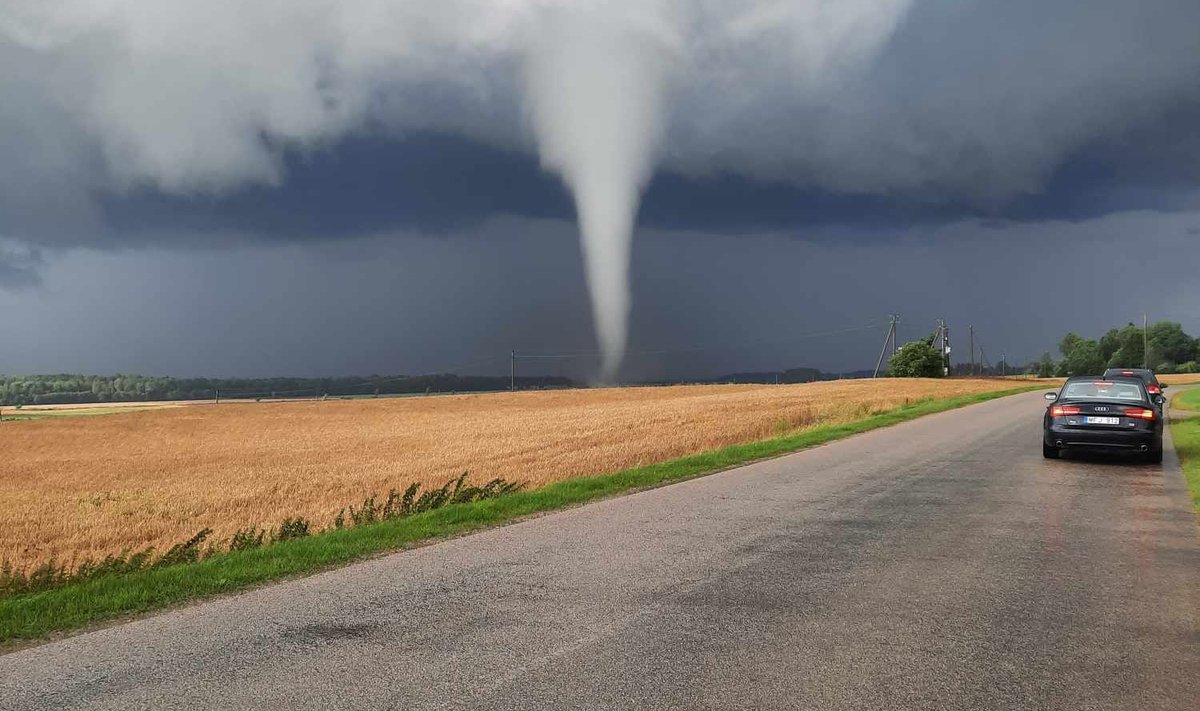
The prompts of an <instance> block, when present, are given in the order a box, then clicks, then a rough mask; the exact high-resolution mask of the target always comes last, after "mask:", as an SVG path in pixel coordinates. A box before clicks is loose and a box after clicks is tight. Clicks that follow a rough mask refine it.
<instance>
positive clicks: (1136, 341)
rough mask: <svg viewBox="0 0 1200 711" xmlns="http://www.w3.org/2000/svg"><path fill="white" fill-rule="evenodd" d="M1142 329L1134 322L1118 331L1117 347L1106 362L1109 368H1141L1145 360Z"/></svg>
mask: <svg viewBox="0 0 1200 711" xmlns="http://www.w3.org/2000/svg"><path fill="white" fill-rule="evenodd" d="M1142 338H1143V336H1142V329H1140V328H1138V327H1137V326H1134V325H1133V324H1132V323H1130V324H1126V325H1125V327H1124V328H1122V329H1121V330H1120V331H1117V334H1116V344H1117V349H1116V350H1115V351H1113V353H1112V355H1110V356H1109V357H1108V358H1107V359H1105V363H1107V365H1108V367H1109V368H1140V367H1142V362H1143V361H1144V360H1145V355H1146V351H1145V346H1144V344H1143V341H1142Z"/></svg>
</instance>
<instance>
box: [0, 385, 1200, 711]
mask: <svg viewBox="0 0 1200 711" xmlns="http://www.w3.org/2000/svg"><path fill="white" fill-rule="evenodd" d="M1042 407H1043V403H1042V401H1041V399H1040V395H1039V394H1037V393H1033V394H1028V395H1022V396H1017V397H1013V398H1006V399H1004V400H999V401H994V402H991V403H987V404H983V405H977V406H974V407H971V408H968V409H965V410H960V411H956V412H951V413H945V414H941V415H935V416H932V417H928V418H924V419H922V420H919V421H915V422H912V423H908V424H904V425H900V426H897V427H894V428H890V429H887V430H881V431H877V432H873V433H870V434H866V435H863V436H859V437H856V438H853V439H849V440H845V441H842V442H838V443H834V444H831V445H827V446H824V447H819V448H817V449H814V450H810V451H807V452H803V453H800V454H796V455H792V456H789V457H784V458H781V459H776V460H773V461H769V462H764V463H761V464H756V465H753V466H749V467H744V468H741V469H737V470H732V471H729V472H726V473H723V474H719V475H716V476H711V477H707V478H704V479H699V480H695V481H692V482H688V483H684V484H679V485H675V486H670V487H666V488H662V489H657V490H654V491H648V492H643V493H640V494H637V495H633V496H628V497H624V498H619V499H614V500H610V501H605V502H601V503H597V504H593V505H590V506H586V507H583V508H578V509H574V510H571V511H566V512H562V513H558V514H553V515H549V516H544V517H541V518H537V519H534V520H530V521H526V522H523V523H520V524H517V525H513V526H508V527H505V528H501V529H496V530H492V531H489V532H485V533H482V534H479V535H474V536H470V537H466V538H461V539H458V540H454V541H449V542H445V543H442V544H438V545H435V546H430V547H427V548H423V549H419V550H413V551H408V552H404V553H399V554H395V555H391V556H388V557H384V558H379V559H376V560H372V561H369V562H365V563H362V564H358V565H355V566H351V567H349V568H345V569H341V570H337V571H331V572H328V573H324V574H321V575H317V576H313V577H309V578H306V579H303V580H297V581H293V582H287V583H284V584H280V585H276V586H271V587H267V588H263V589H259V590H255V591H251V592H248V593H245V594H242V595H238V596H234V597H229V598H225V599H221V600H218V601H215V602H211V603H207V604H203V605H196V606H192V607H189V608H186V609H181V610H176V611H172V612H169V613H166V614H162V615H158V616H155V617H151V618H147V619H143V620H140V621H136V622H133V623H130V624H124V625H118V626H114V627H109V628H106V629H102V630H98V631H95V632H92V633H88V634H84V635H79V636H76V637H72V638H69V639H66V640H62V641H58V642H55V643H51V644H45V645H42V646H39V647H34V648H30V649H25V650H22V651H18V652H15V653H11V654H8V655H5V656H2V657H0V708H4V709H75V708H103V709H123V710H124V709H141V708H147V709H150V708H153V709H226V708H247V709H249V708H261V709H275V708H278V709H310V708H311V709H315V708H337V709H379V708H395V709H771V708H779V709H855V710H856V711H861V710H863V709H888V710H889V711H890V710H894V709H1056V710H1058V709H1062V710H1067V709H1070V710H1072V711H1079V710H1082V709H1138V710H1143V711H1144V710H1149V709H1187V710H1188V711H1195V709H1197V708H1200V529H1198V528H1197V525H1196V518H1195V516H1194V515H1193V513H1192V511H1191V509H1190V505H1189V502H1188V501H1187V497H1186V494H1185V490H1184V484H1183V481H1182V478H1181V475H1180V472H1179V467H1178V463H1177V461H1176V460H1175V458H1174V456H1173V453H1171V454H1168V455H1167V461H1166V463H1165V464H1164V465H1163V466H1162V467H1158V466H1147V465H1142V464H1127V463H1117V462H1111V461H1044V460H1043V459H1042V458H1041V453H1040V451H1039V437H1040V430H1039V428H1040V419H1039V418H1040V414H1041V410H1042Z"/></svg>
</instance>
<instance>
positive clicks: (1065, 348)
mask: <svg viewBox="0 0 1200 711" xmlns="http://www.w3.org/2000/svg"><path fill="white" fill-rule="evenodd" d="M1147 349H1149V350H1147ZM1058 351H1059V353H1061V354H1062V359H1061V360H1055V359H1054V356H1052V355H1050V354H1049V353H1044V354H1043V355H1042V357H1041V359H1040V360H1039V361H1038V362H1037V363H1034V364H1033V365H1032V366H1030V371H1031V372H1036V373H1037V374H1038V375H1040V376H1043V377H1050V376H1055V375H1057V376H1064V375H1099V374H1100V373H1103V372H1104V370H1105V368H1140V367H1142V364H1143V363H1144V364H1146V365H1148V366H1149V367H1150V369H1151V370H1154V371H1155V372H1158V373H1200V363H1197V361H1200V339H1197V338H1193V337H1192V336H1190V335H1188V334H1187V333H1185V332H1184V330H1183V327H1182V326H1181V325H1180V324H1178V323H1175V322H1173V321H1159V322H1158V323H1152V324H1150V327H1149V328H1147V329H1145V330H1144V331H1143V330H1142V329H1141V328H1140V327H1138V326H1136V325H1134V324H1132V323H1131V324H1127V325H1125V326H1124V327H1122V328H1113V329H1110V330H1109V331H1108V333H1105V334H1104V335H1103V336H1101V337H1100V339H1099V340H1093V339H1090V338H1084V337H1082V336H1080V335H1078V334H1075V333H1068V334H1067V335H1066V336H1063V339H1062V341H1061V342H1060V343H1059V344H1058Z"/></svg>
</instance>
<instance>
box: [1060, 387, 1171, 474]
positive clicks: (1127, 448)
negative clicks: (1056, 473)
mask: <svg viewBox="0 0 1200 711" xmlns="http://www.w3.org/2000/svg"><path fill="white" fill-rule="evenodd" d="M1046 399H1047V400H1051V401H1053V402H1052V403H1051V404H1050V405H1048V406H1047V407H1046V416H1045V419H1044V433H1043V436H1042V456H1043V457H1046V458H1047V459H1057V458H1058V457H1059V456H1060V455H1061V454H1062V453H1063V452H1070V451H1093V452H1096V451H1104V452H1133V453H1137V454H1139V455H1141V456H1142V457H1143V458H1144V459H1145V460H1146V461H1148V462H1154V463H1158V462H1161V461H1162V456H1163V448H1162V436H1163V423H1162V409H1161V406H1162V402H1163V396H1162V395H1151V394H1150V393H1149V391H1147V389H1146V384H1145V382H1144V381H1142V380H1141V379H1140V378H1137V377H1109V378H1105V377H1096V376H1091V377H1079V376H1076V377H1072V378H1068V379H1067V382H1066V383H1064V384H1063V386H1062V390H1060V391H1058V392H1056V393H1055V392H1050V393H1046Z"/></svg>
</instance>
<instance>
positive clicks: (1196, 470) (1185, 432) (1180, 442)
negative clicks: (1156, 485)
mask: <svg viewBox="0 0 1200 711" xmlns="http://www.w3.org/2000/svg"><path fill="white" fill-rule="evenodd" d="M1192 392H1196V393H1200V390H1193V391H1192ZM1171 439H1172V440H1174V442H1175V452H1176V453H1178V454H1179V463H1180V464H1182V465H1183V478H1184V479H1186V480H1187V485H1188V491H1189V492H1191V494H1192V505H1193V506H1195V508H1196V513H1197V514H1200V417H1191V418H1188V419H1186V420H1175V421H1174V422H1172V423H1171Z"/></svg>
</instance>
